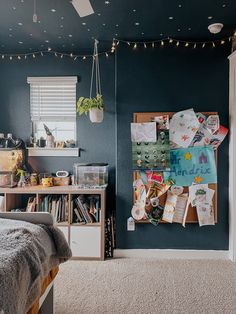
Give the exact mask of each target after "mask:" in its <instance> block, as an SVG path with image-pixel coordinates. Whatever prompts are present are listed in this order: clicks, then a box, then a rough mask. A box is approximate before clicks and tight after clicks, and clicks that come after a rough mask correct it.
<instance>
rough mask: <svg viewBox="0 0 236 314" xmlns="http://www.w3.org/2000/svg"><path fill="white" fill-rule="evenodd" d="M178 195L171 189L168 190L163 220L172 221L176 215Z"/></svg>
mask: <svg viewBox="0 0 236 314" xmlns="http://www.w3.org/2000/svg"><path fill="white" fill-rule="evenodd" d="M177 198H178V196H177V195H174V194H172V193H171V192H170V191H167V198H166V203H165V207H164V213H163V217H162V220H164V221H166V222H170V223H172V221H173V217H174V211H175V206H176V203H177Z"/></svg>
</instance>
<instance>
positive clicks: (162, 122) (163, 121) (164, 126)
mask: <svg viewBox="0 0 236 314" xmlns="http://www.w3.org/2000/svg"><path fill="white" fill-rule="evenodd" d="M154 121H155V122H156V123H157V128H158V129H159V130H169V127H170V126H169V115H163V116H158V117H154Z"/></svg>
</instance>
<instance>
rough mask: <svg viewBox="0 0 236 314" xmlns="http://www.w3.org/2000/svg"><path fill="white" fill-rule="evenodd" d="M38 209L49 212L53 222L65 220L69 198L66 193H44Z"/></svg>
mask: <svg viewBox="0 0 236 314" xmlns="http://www.w3.org/2000/svg"><path fill="white" fill-rule="evenodd" d="M39 211H41V212H48V213H51V214H52V216H53V220H54V222H55V223H58V222H67V221H68V216H69V214H68V213H69V200H68V196H67V195H46V196H45V197H44V198H43V200H42V201H41V203H40V206H39Z"/></svg>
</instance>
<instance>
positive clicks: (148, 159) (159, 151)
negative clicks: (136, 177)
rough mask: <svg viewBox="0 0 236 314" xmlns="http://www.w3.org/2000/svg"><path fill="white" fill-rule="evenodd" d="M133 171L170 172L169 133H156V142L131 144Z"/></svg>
mask: <svg viewBox="0 0 236 314" xmlns="http://www.w3.org/2000/svg"><path fill="white" fill-rule="evenodd" d="M132 163H133V170H149V169H153V170H159V171H163V170H170V144H169V131H168V130H162V131H161V130H159V131H157V141H156V142H155V143H152V142H132Z"/></svg>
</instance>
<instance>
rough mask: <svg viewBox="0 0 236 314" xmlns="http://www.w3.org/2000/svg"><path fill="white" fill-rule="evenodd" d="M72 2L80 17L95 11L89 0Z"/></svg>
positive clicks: (74, 0) (73, 0)
mask: <svg viewBox="0 0 236 314" xmlns="http://www.w3.org/2000/svg"><path fill="white" fill-rule="evenodd" d="M71 4H72V5H73V7H74V8H75V10H76V12H77V13H78V14H79V16H80V17H84V16H87V15H91V14H93V13H94V10H93V8H92V6H91V3H90V1H89V0H72V1H71Z"/></svg>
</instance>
